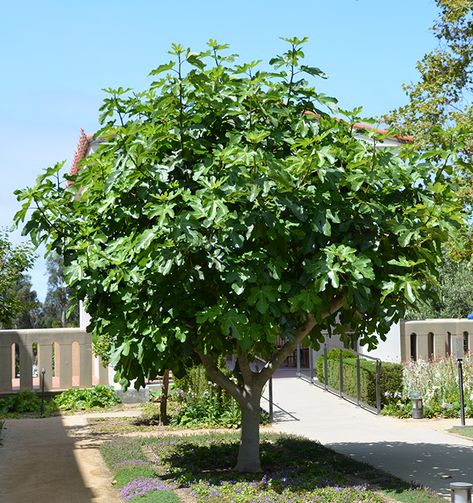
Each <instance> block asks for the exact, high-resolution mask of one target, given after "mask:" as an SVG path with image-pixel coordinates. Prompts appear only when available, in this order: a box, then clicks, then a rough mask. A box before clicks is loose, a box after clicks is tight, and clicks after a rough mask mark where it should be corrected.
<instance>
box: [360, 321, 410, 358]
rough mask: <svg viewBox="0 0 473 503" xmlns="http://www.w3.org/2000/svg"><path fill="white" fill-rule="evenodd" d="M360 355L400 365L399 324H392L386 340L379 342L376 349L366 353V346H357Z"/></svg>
mask: <svg viewBox="0 0 473 503" xmlns="http://www.w3.org/2000/svg"><path fill="white" fill-rule="evenodd" d="M358 351H359V352H360V353H361V354H364V355H368V356H372V357H373V358H379V359H380V360H382V361H384V362H394V363H400V362H401V361H402V351H401V336H400V323H396V324H394V325H393V326H392V327H391V329H390V330H389V332H388V333H387V335H386V340H385V341H381V340H380V342H379V344H378V347H377V348H376V349H373V350H372V351H368V348H367V347H366V346H358Z"/></svg>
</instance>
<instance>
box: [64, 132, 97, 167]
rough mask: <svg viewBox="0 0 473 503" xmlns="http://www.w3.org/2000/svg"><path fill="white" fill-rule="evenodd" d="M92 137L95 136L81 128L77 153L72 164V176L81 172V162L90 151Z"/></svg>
mask: <svg viewBox="0 0 473 503" xmlns="http://www.w3.org/2000/svg"><path fill="white" fill-rule="evenodd" d="M92 138H93V135H92V134H90V133H85V131H84V130H83V129H82V128H81V130H80V136H79V142H78V143H77V148H76V153H75V154H74V160H73V161H72V166H71V169H70V170H69V174H70V175H71V176H73V175H77V173H78V172H79V163H80V161H82V159H84V157H85V156H86V155H87V154H88V153H89V148H90V143H91V141H92Z"/></svg>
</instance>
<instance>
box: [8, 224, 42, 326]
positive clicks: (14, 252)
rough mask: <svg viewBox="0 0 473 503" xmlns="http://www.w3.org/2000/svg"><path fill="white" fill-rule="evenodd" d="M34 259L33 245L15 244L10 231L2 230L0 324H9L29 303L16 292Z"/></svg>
mask: <svg viewBox="0 0 473 503" xmlns="http://www.w3.org/2000/svg"><path fill="white" fill-rule="evenodd" d="M33 260H34V253H33V250H32V247H31V245H28V244H19V245H14V244H12V243H11V241H10V239H9V235H8V232H6V231H4V230H2V231H0V324H2V325H8V324H9V323H11V321H12V320H14V319H15V318H16V317H17V315H18V313H19V312H20V311H21V310H22V309H24V308H27V307H28V306H29V305H27V304H28V301H27V299H24V298H22V297H21V296H19V295H17V294H16V286H17V285H19V284H20V283H21V282H22V278H23V273H24V272H25V271H26V270H27V269H29V268H30V267H31V266H32V264H33Z"/></svg>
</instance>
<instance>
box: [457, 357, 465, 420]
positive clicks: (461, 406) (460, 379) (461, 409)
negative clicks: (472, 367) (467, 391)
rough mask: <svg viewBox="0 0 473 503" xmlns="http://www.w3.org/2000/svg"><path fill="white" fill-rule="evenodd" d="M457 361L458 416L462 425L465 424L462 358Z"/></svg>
mask: <svg viewBox="0 0 473 503" xmlns="http://www.w3.org/2000/svg"><path fill="white" fill-rule="evenodd" d="M457 363H458V384H459V386H460V418H461V423H462V426H465V396H464V393H463V365H462V363H463V358H458V359H457Z"/></svg>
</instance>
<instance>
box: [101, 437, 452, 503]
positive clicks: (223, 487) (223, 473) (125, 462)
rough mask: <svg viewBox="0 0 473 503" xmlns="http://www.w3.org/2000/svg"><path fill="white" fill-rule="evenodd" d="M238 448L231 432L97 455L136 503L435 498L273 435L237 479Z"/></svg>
mask: <svg viewBox="0 0 473 503" xmlns="http://www.w3.org/2000/svg"><path fill="white" fill-rule="evenodd" d="M238 444H239V435H238V433H237V432H235V433H215V432H214V433H212V434H193V435H186V436H181V435H176V434H171V435H165V436H164V435H162V436H160V437H154V438H141V437H140V438H137V437H134V438H118V437H117V438H116V439H114V440H113V441H112V442H109V443H106V444H104V445H103V446H102V448H101V451H102V454H103V456H104V459H105V461H106V462H107V464H108V466H109V467H110V469H111V470H112V472H113V473H114V476H115V480H116V485H117V487H118V488H119V489H120V491H121V495H122V497H123V498H124V499H126V500H127V501H136V502H140V503H143V502H144V501H146V502H163V501H169V502H174V501H179V499H172V498H173V497H174V496H175V497H176V498H180V499H181V501H182V500H184V501H196V502H204V501H205V502H206V503H230V502H235V503H243V502H245V503H246V502H248V501H252V502H263V501H265V502H269V501H273V502H280V503H283V502H284V503H285V502H288V501H291V502H294V503H297V502H301V503H302V502H311V501H314V502H315V501H320V502H327V503H328V502H330V503H332V502H333V503H338V502H344V503H345V502H372V503H376V502H379V503H381V502H392V501H402V502H406V503H407V502H411V503H414V502H419V503H420V502H432V503H434V502H440V501H443V500H441V499H440V498H438V497H437V496H435V495H434V494H432V493H430V492H428V491H425V490H423V489H419V488H416V487H414V486H412V485H410V484H408V483H406V482H403V481H401V480H399V479H397V478H396V477H393V476H391V475H388V474H386V473H384V472H382V471H380V470H377V469H375V468H373V467H372V466H370V465H367V464H364V463H360V462H357V461H354V460H353V459H350V458H347V457H345V456H342V455H341V454H338V453H336V452H334V451H332V450H330V449H328V448H326V447H324V446H322V445H321V444H319V443H317V442H314V441H311V440H307V439H305V438H301V437H295V436H287V435H278V434H274V433H271V434H270V433H263V434H262V438H261V460H262V465H263V470H264V471H263V473H259V474H239V473H236V472H234V471H233V469H232V468H233V465H234V463H235V460H236V456H237V451H238ZM176 491H177V492H176ZM138 494H140V495H141V496H138ZM133 495H135V496H133ZM172 495H173V496H172Z"/></svg>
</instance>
